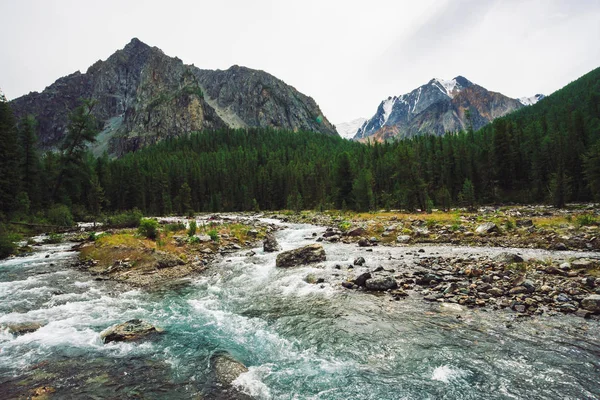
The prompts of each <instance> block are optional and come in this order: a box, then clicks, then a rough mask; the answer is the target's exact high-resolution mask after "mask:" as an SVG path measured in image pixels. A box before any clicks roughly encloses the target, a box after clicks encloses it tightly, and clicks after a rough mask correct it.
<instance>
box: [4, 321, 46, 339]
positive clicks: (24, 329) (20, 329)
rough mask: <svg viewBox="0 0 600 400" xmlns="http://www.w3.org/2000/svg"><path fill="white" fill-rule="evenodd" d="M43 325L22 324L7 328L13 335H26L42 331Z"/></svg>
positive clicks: (36, 323)
mask: <svg viewBox="0 0 600 400" xmlns="http://www.w3.org/2000/svg"><path fill="white" fill-rule="evenodd" d="M42 326H43V325H42V324H41V323H39V322H20V323H15V324H8V325H7V326H6V328H8V331H9V332H10V333H12V334H13V335H17V336H18V335H25V334H26V333H31V332H35V331H37V330H38V329H40V328H41V327H42Z"/></svg>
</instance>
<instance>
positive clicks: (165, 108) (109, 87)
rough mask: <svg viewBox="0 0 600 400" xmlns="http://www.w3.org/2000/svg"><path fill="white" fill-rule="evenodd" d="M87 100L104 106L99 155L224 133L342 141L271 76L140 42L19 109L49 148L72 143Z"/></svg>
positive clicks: (19, 103) (311, 106)
mask: <svg viewBox="0 0 600 400" xmlns="http://www.w3.org/2000/svg"><path fill="white" fill-rule="evenodd" d="M80 98H92V99H95V100H96V101H97V104H96V106H95V108H94V115H95V116H96V118H97V120H98V121H99V123H100V124H101V126H100V127H99V128H100V129H102V132H101V133H100V135H99V137H98V143H97V144H96V147H95V149H94V150H95V152H96V153H100V152H102V151H105V150H106V151H108V152H109V153H112V154H116V155H122V154H124V153H127V152H130V151H135V150H137V149H138V148H140V147H143V146H145V145H148V144H151V143H155V142H157V141H159V140H161V139H164V138H168V137H176V136H180V135H186V134H189V133H190V132H193V131H198V130H201V129H219V128H224V127H272V128H278V129H288V130H294V131H297V130H308V131H315V132H321V133H324V134H328V135H337V133H336V131H335V128H334V127H333V125H331V124H330V123H329V121H328V120H327V119H326V118H325V117H324V116H323V115H322V113H321V110H320V109H319V107H318V105H317V104H316V103H315V101H314V100H313V99H312V98H310V97H308V96H305V95H303V94H302V93H300V92H298V91H297V90H296V89H294V88H293V87H291V86H289V85H287V84H285V83H284V82H282V81H280V80H278V79H277V78H275V77H273V76H272V75H270V74H268V73H266V72H263V71H257V70H252V69H249V68H243V67H238V66H234V67H231V68H229V69H228V70H226V71H208V70H201V69H199V68H196V67H194V66H190V65H185V64H183V62H182V61H181V60H179V59H178V58H172V57H168V56H166V55H165V54H164V53H163V52H162V51H161V50H160V49H158V48H156V47H150V46H148V45H146V44H144V43H142V42H141V41H139V40H138V39H135V38H134V39H132V40H131V42H130V43H129V44H127V45H126V46H125V48H123V49H122V50H118V51H117V52H116V53H114V54H113V55H112V56H110V57H109V58H108V59H107V60H106V61H98V62H96V63H95V64H94V65H92V66H91V67H90V68H89V69H88V70H87V71H86V73H84V74H82V73H79V72H76V73H74V74H72V75H69V76H66V77H64V78H60V79H58V80H57V81H56V82H55V83H54V84H52V85H50V86H49V87H47V88H46V89H45V90H44V91H43V92H42V93H37V92H33V93H30V94H28V95H25V96H22V97H20V98H17V99H15V100H13V101H12V102H11V106H12V107H13V110H14V111H15V114H16V116H17V117H22V116H24V115H27V114H33V115H35V116H36V117H37V119H38V126H39V132H38V136H39V138H40V143H41V146H42V147H43V148H45V149H49V148H52V147H54V146H56V145H57V144H58V143H59V142H60V140H61V139H62V138H63V137H64V134H65V130H66V126H67V122H68V114H69V112H70V110H72V109H73V108H74V107H76V106H77V105H78V103H79V99H80Z"/></svg>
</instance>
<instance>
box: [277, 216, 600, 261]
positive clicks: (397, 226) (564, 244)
mask: <svg viewBox="0 0 600 400" xmlns="http://www.w3.org/2000/svg"><path fill="white" fill-rule="evenodd" d="M599 210H600V209H599V208H598V207H596V206H595V205H577V206H572V207H571V208H567V209H556V208H553V207H548V206H512V207H482V208H480V209H479V210H478V211H477V212H468V211H467V210H464V209H456V210H452V211H449V212H441V211H434V212H432V213H405V212H400V211H398V212H373V213H362V214H360V213H353V212H337V211H336V212H314V211H304V212H302V213H285V214H282V213H271V214H269V215H270V216H272V217H273V218H278V219H281V220H282V221H286V222H295V223H310V224H314V225H320V226H326V227H329V228H331V231H330V233H329V234H328V235H327V236H324V237H323V240H329V241H332V242H335V241H340V242H344V243H358V242H359V241H360V240H361V239H362V240H365V239H366V240H370V241H372V242H375V241H376V242H378V243H379V245H384V246H399V245H405V244H419V243H430V244H452V245H464V246H492V247H521V248H537V249H549V250H561V251H563V250H585V251H600V226H599V223H600V215H599Z"/></svg>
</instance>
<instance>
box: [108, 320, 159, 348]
mask: <svg viewBox="0 0 600 400" xmlns="http://www.w3.org/2000/svg"><path fill="white" fill-rule="evenodd" d="M162 332H163V330H162V329H160V328H157V327H155V326H153V325H151V324H149V323H148V322H146V321H143V320H141V319H131V320H129V321H127V322H123V323H122V324H117V325H113V326H111V327H109V328H108V329H106V330H104V331H103V332H102V333H100V338H101V339H102V340H103V341H104V343H110V342H131V341H135V340H140V339H143V338H146V337H148V336H150V335H154V334H157V333H162Z"/></svg>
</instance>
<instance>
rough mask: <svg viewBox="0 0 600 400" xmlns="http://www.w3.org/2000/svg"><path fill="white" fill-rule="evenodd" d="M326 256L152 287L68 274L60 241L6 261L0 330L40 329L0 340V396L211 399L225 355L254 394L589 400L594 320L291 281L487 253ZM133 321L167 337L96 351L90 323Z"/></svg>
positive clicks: (304, 235) (594, 372) (332, 247)
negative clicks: (216, 362)
mask: <svg viewBox="0 0 600 400" xmlns="http://www.w3.org/2000/svg"><path fill="white" fill-rule="evenodd" d="M313 232H322V228H318V227H315V226H310V225H290V226H289V227H288V228H287V229H284V230H282V231H280V232H278V233H277V238H278V240H279V242H280V244H281V245H282V246H283V248H284V250H287V249H291V248H295V247H298V246H300V245H303V244H308V243H311V242H313V241H314V240H312V239H309V238H310V236H311V234H312V233H313ZM324 246H325V250H326V252H327V258H328V261H327V262H325V263H323V264H322V265H321V266H320V267H314V266H313V267H299V268H292V269H277V268H276V267H275V257H276V254H265V253H263V252H262V249H260V248H259V249H254V251H255V252H256V255H254V256H247V255H246V253H247V252H248V250H244V251H240V252H239V253H235V254H232V255H230V256H226V257H224V258H223V259H222V260H220V261H218V262H217V264H216V265H214V266H212V267H211V269H210V270H209V272H208V273H207V274H206V275H204V276H202V277H197V278H193V279H190V280H188V281H187V284H185V285H179V286H175V287H172V288H170V289H163V290H159V291H142V290H131V289H130V288H126V287H123V286H119V285H116V284H114V283H111V282H105V281H96V280H94V279H93V277H90V276H89V275H87V274H86V273H84V272H80V271H78V270H76V269H74V268H71V267H69V264H70V263H71V262H72V261H73V260H74V259H75V258H76V256H77V255H76V254H75V253H72V252H68V251H67V250H68V248H69V245H68V244H64V245H52V246H51V245H47V246H43V247H41V248H40V249H39V250H38V251H37V252H36V253H34V254H32V255H30V256H27V257H23V258H14V259H10V260H5V261H3V262H1V263H0V325H8V324H12V323H19V322H32V321H37V322H41V323H43V324H45V325H44V326H43V327H42V328H40V329H39V330H37V331H36V332H33V333H28V334H25V335H22V336H13V335H12V334H10V333H9V332H8V330H4V331H2V332H0V346H1V348H0V397H1V398H12V397H18V395H22V394H23V393H27V391H28V390H31V389H32V388H35V387H40V386H51V387H53V388H54V390H56V391H55V392H54V396H56V397H57V398H64V397H67V398H128V397H130V398H140V397H141V398H169V399H171V398H199V397H197V395H198V394H199V393H203V394H204V397H203V398H213V397H214V396H217V394H215V393H218V392H211V383H210V380H211V378H210V375H211V374H210V363H209V359H210V357H211V355H212V354H214V353H215V352H217V351H223V350H224V351H227V352H229V353H230V354H231V355H233V356H234V357H235V358H237V359H238V360H240V361H242V362H243V363H244V364H246V365H247V366H248V367H249V371H248V372H247V373H245V374H242V375H241V376H240V377H239V378H238V379H237V380H236V381H235V385H236V386H237V387H238V388H239V389H240V390H241V391H243V392H245V393H247V394H249V395H251V396H253V397H255V398H264V399H271V398H272V399H508V398H514V399H525V398H526V399H595V398H600V379H599V378H600V324H599V323H598V322H597V321H586V320H583V319H581V318H577V317H573V316H558V317H553V318H550V317H536V318H533V319H515V318H514V314H512V313H510V312H485V311H476V310H461V309H456V308H450V307H440V306H439V305H438V304H430V303H425V302H423V301H421V300H419V299H418V298H417V297H416V296H414V297H413V296H411V297H409V298H406V299H403V300H401V301H391V299H390V297H389V296H376V295H372V294H369V293H363V292H359V291H351V290H346V289H343V288H341V287H340V286H339V285H338V284H334V283H333V281H331V282H327V281H326V282H325V283H323V284H316V285H315V284H308V283H306V282H305V277H306V276H307V275H308V274H310V273H312V274H316V275H322V274H323V271H328V274H327V275H328V276H331V275H332V274H336V273H337V274H339V279H343V278H344V277H346V276H347V275H348V274H349V273H351V272H349V271H348V270H347V265H348V264H349V263H351V262H352V260H353V258H354V257H356V256H357V255H359V254H360V255H363V256H364V257H365V258H366V259H367V262H368V264H369V265H371V266H375V265H384V266H385V267H386V268H387V267H393V266H394V265H398V264H399V261H398V260H400V259H402V260H403V262H408V263H410V257H415V258H418V257H420V256H427V255H432V254H463V255H468V254H480V253H481V252H483V251H485V252H488V253H494V252H499V251H501V249H469V248H451V247H443V246H437V247H425V250H426V251H425V253H421V254H419V253H416V252H415V251H414V250H415V249H413V248H385V247H379V248H375V250H374V251H373V252H372V253H367V252H365V250H364V249H359V248H356V247H354V246H351V245H345V244H325V245H324ZM521 252H522V254H523V255H524V256H525V257H538V258H546V257H553V256H554V255H555V254H554V253H549V252H542V251H535V250H521ZM406 253H413V255H406ZM46 256H48V258H46ZM562 256H563V257H564V256H568V254H565V253H562ZM336 264H339V265H341V266H342V267H341V269H340V270H337V269H336V267H335V266H336ZM357 272H360V271H357ZM131 318H142V319H145V320H147V321H149V322H150V323H152V324H155V325H157V326H160V327H162V328H164V329H165V330H166V333H165V334H164V335H163V336H162V337H161V338H159V339H158V340H152V341H146V342H139V343H110V344H106V345H104V344H103V343H102V342H101V340H100V338H99V333H100V332H101V331H102V330H103V329H105V328H106V327H108V326H110V325H112V324H115V323H120V322H123V321H125V320H128V319H131Z"/></svg>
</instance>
